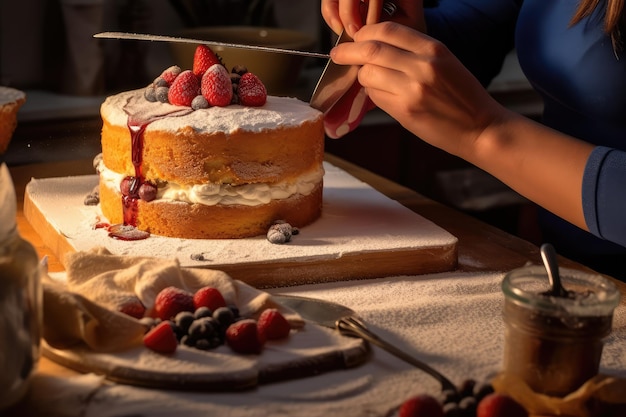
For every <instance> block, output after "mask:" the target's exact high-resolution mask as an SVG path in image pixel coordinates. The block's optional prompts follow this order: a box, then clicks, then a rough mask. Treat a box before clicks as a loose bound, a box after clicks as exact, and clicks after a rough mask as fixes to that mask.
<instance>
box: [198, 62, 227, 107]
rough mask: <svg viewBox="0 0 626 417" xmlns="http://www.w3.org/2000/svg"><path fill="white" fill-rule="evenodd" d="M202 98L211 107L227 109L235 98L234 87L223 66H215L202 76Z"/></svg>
mask: <svg viewBox="0 0 626 417" xmlns="http://www.w3.org/2000/svg"><path fill="white" fill-rule="evenodd" d="M201 91H202V96H203V97H204V98H206V100H207V101H208V102H209V105H211V106H220V107H225V106H228V105H229V104H230V101H231V100H232V98H233V85H232V83H231V81H230V75H229V74H228V71H226V68H224V66H223V65H221V64H213V65H211V67H209V69H208V70H206V72H205V73H204V75H203V76H202V84H201Z"/></svg>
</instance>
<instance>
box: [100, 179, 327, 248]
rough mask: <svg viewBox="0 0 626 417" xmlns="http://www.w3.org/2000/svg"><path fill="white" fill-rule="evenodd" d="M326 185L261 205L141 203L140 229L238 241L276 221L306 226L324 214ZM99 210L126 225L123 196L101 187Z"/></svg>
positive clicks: (108, 217)
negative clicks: (323, 205)
mask: <svg viewBox="0 0 626 417" xmlns="http://www.w3.org/2000/svg"><path fill="white" fill-rule="evenodd" d="M322 193H323V185H322V183H321V182H320V184H318V185H317V186H316V187H315V188H314V189H313V191H312V192H311V193H310V194H308V195H301V194H295V195H293V196H291V197H289V198H286V199H281V200H273V201H271V202H270V203H268V204H262V205H258V206H243V205H215V206H207V205H204V204H189V203H185V202H176V201H169V200H168V201H160V200H154V201H151V202H145V201H142V200H139V201H138V206H137V224H136V226H137V228H138V229H140V230H145V231H147V232H150V233H152V234H155V235H161V236H167V237H178V238H185V239H238V238H245V237H252V236H258V235H262V234H266V233H267V230H268V228H269V227H270V225H271V224H272V223H273V222H275V221H276V220H284V221H286V222H287V223H289V224H291V225H292V226H294V227H304V226H306V225H308V224H310V223H312V222H314V221H315V220H317V218H319V216H320V215H321V212H322ZM100 208H101V210H102V214H104V216H105V217H106V218H107V219H108V221H109V222H110V223H111V224H118V223H123V220H124V219H123V209H122V194H121V193H120V192H119V191H118V190H114V189H112V188H110V187H108V186H106V185H105V184H103V183H101V184H100Z"/></svg>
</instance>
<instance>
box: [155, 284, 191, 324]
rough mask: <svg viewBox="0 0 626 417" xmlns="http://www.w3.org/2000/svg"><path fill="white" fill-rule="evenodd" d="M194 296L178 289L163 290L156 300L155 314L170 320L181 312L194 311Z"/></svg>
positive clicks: (162, 318) (168, 288)
mask: <svg viewBox="0 0 626 417" xmlns="http://www.w3.org/2000/svg"><path fill="white" fill-rule="evenodd" d="M194 310H195V308H194V305H193V294H192V293H190V292H189V291H185V290H183V289H180V288H177V287H167V288H164V289H162V290H161V291H160V292H159V293H158V294H157V296H156V298H155V299H154V314H155V315H156V317H158V318H160V319H161V320H169V319H171V318H173V317H175V316H176V315H177V314H178V313H180V312H181V311H194Z"/></svg>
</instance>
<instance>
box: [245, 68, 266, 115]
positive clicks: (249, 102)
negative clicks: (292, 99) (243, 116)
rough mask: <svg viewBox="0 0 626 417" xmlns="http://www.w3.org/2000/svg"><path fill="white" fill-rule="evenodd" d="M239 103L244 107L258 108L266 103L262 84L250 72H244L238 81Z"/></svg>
mask: <svg viewBox="0 0 626 417" xmlns="http://www.w3.org/2000/svg"><path fill="white" fill-rule="evenodd" d="M238 95H239V102H240V103H241V104H242V105H244V106H251V107H260V106H262V105H264V104H265V102H266V101H267V90H266V89H265V85H263V82H261V80H260V79H259V77H257V76H256V75H254V74H253V73H251V72H246V73H245V74H243V75H242V76H241V79H240V80H239V89H238Z"/></svg>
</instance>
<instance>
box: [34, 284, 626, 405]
mask: <svg viewBox="0 0 626 417" xmlns="http://www.w3.org/2000/svg"><path fill="white" fill-rule="evenodd" d="M503 276H504V275H503V274H502V273H491V274H483V273H480V274H479V273H476V274H469V273H456V272H452V273H443V274H433V275H423V276H401V277H389V278H382V279H371V280H359V281H345V282H336V283H327V284H318V285H306V286H298V287H289V288H280V289H275V290H272V291H271V292H275V293H285V294H293V295H301V296H307V297H315V298H320V299H325V300H329V301H334V302H338V303H341V304H344V305H346V306H348V307H351V308H352V309H353V310H355V311H356V312H357V313H358V314H359V315H360V316H361V317H362V318H363V319H364V321H365V322H366V323H367V325H368V327H369V328H370V329H371V330H373V331H374V332H375V333H377V334H378V335H380V336H381V337H383V338H385V339H387V340H388V341H390V342H391V343H393V344H395V345H397V346H399V347H401V348H403V349H404V350H406V351H407V352H408V353H411V354H414V355H415V356H417V357H419V358H420V359H422V360H424V361H426V362H427V363H428V364H430V365H431V366H433V367H434V368H435V369H438V370H439V371H441V372H442V373H444V374H446V375H447V376H448V377H449V378H450V379H452V380H453V381H454V382H461V381H462V380H464V379H466V378H473V379H477V380H485V379H488V378H491V377H493V376H494V375H495V374H496V373H497V372H499V371H500V366H501V357H502V347H503V334H504V325H503V322H502V317H501V308H502V302H503V296H502V293H501V290H500V283H501V280H502V278H503ZM613 327H614V329H613V332H612V334H611V336H610V337H609V338H608V340H607V342H606V345H605V349H604V354H603V359H602V365H601V372H602V373H605V374H610V375H615V376H617V377H620V378H626V354H625V353H624V352H625V349H626V309H625V308H624V307H623V306H620V307H618V309H617V310H616V312H615V319H614V326H613ZM92 388H93V387H85V388H84V389H85V390H89V389H92ZM438 390H439V386H438V383H437V382H435V380H433V379H432V378H431V377H429V376H428V375H426V374H424V373H423V372H422V371H420V370H418V369H415V368H412V367H411V366H410V365H408V364H406V363H404V362H402V361H401V360H399V359H397V358H395V357H393V356H391V355H390V354H388V353H386V352H385V351H382V350H380V349H378V348H376V347H373V355H372V358H371V360H370V361H369V362H367V363H366V364H364V365H362V366H359V367H356V368H352V369H348V370H338V371H333V372H329V373H324V374H321V375H318V376H315V377H311V378H303V379H295V380H290V381H285V382H279V383H274V384H268V385H263V386H260V387H258V389H254V390H250V391H243V392H232V393H204V392H202V393H200V392H179V391H162V390H151V389H143V388H138V387H132V386H125V385H118V384H103V385H102V386H101V387H100V389H98V390H97V391H96V392H95V393H94V394H93V395H92V396H91V397H90V398H89V401H88V402H85V401H76V403H75V404H76V407H77V408H76V410H78V408H80V409H81V412H80V413H81V414H80V415H84V416H98V417H107V416H111V417H113V416H120V415H141V416H144V417H148V416H170V415H178V414H179V413H180V415H186V416H188V417H194V416H203V417H204V416H207V415H226V416H235V417H246V416H259V415H272V416H276V415H298V416H300V417H316V416H320V417H321V416H324V417H327V416H329V415H341V416H345V417H351V416H355V417H356V416H359V417H361V416H366V415H367V416H386V415H388V413H389V410H391V409H393V408H394V407H396V406H398V405H399V404H400V403H401V402H402V401H403V400H405V399H406V398H408V397H409V396H411V395H413V394H416V393H422V392H426V393H431V394H435V393H437V392H438ZM35 397H36V394H35ZM76 415H78V412H77V413H76Z"/></svg>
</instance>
